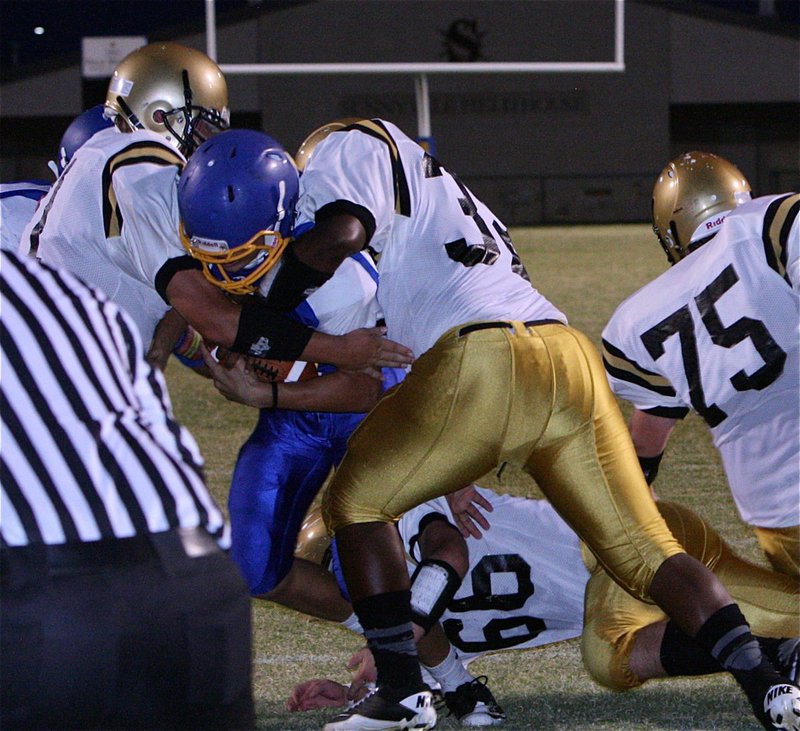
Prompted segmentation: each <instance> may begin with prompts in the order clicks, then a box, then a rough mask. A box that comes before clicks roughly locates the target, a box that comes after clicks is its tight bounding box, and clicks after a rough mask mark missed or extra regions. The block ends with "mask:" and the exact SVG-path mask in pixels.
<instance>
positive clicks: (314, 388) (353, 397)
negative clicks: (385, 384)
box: [278, 372, 381, 413]
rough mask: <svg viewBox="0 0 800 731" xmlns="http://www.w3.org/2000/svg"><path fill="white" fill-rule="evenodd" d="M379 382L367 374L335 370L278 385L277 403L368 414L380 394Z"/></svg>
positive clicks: (296, 409)
mask: <svg viewBox="0 0 800 731" xmlns="http://www.w3.org/2000/svg"><path fill="white" fill-rule="evenodd" d="M380 392H381V385H380V381H378V380H377V379H375V378H372V377H371V376H368V375H366V374H364V373H350V372H347V373H345V372H336V373H330V374H328V375H325V376H321V377H320V378H312V379H310V380H308V381H299V382H297V383H281V384H278V406H279V408H282V409H292V410H295V411H334V412H355V413H366V412H367V411H369V410H370V409H371V408H372V407H373V406H374V405H375V404H376V403H377V402H378V398H379V397H380Z"/></svg>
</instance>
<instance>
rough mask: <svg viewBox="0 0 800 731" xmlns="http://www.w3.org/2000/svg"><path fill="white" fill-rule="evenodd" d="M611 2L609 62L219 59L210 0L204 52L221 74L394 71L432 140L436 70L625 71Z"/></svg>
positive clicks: (621, 7)
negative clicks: (405, 80) (410, 80)
mask: <svg viewBox="0 0 800 731" xmlns="http://www.w3.org/2000/svg"><path fill="white" fill-rule="evenodd" d="M613 2H614V60H613V61H575V62H570V61H563V62H548V61H544V62H541V61H513V62H512V61H498V62H479V61H470V62H464V63H454V62H435V63H392V62H386V63H251V64H236V63H224V62H221V61H220V60H219V59H218V58H217V26H216V8H215V0H205V3H206V54H207V55H208V56H209V58H212V59H214V61H216V62H217V64H218V65H219V67H220V70H221V71H222V72H223V73H224V74H226V75H251V76H253V75H259V76H261V75H290V74H321V75H325V74H334V75H336V74H340V75H341V74H369V75H377V74H394V75H409V76H413V77H414V92H415V99H416V108H417V137H418V138H419V139H422V140H431V139H432V136H433V135H432V129H431V114H430V92H429V88H428V76H430V75H437V74H451V75H452V74H456V75H457V74H559V73H571V74H574V73H588V74H591V73H621V72H624V71H625V0H613Z"/></svg>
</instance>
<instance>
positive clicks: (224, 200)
mask: <svg viewBox="0 0 800 731" xmlns="http://www.w3.org/2000/svg"><path fill="white" fill-rule="evenodd" d="M298 192H299V181H298V173H297V168H296V167H295V165H294V162H293V161H292V159H291V157H290V156H289V155H288V153H287V152H286V151H285V150H284V149H283V148H282V147H281V146H280V145H279V144H278V143H277V142H276V141H275V140H274V139H272V138H271V137H269V136H268V135H266V134H264V133H262V132H256V131H253V130H229V131H227V132H223V133H221V134H220V135H217V136H216V137H213V138H212V139H210V140H208V141H207V142H204V143H203V144H202V145H201V146H200V147H199V148H198V149H197V152H196V153H195V154H194V155H193V156H192V158H191V159H190V160H189V162H188V163H187V165H186V167H185V168H184V170H183V172H182V173H181V177H180V180H179V181H178V207H179V209H180V216H181V230H180V234H181V241H182V242H183V245H184V246H185V247H186V250H187V251H188V252H189V254H190V255H191V256H192V257H194V258H195V259H197V260H198V261H200V262H201V263H202V265H203V273H204V275H205V277H206V279H208V281H210V282H211V283H212V284H214V285H216V286H218V287H220V288H222V289H224V290H225V291H226V292H230V293H231V294H250V293H252V292H254V291H256V289H257V288H258V284H259V282H260V280H261V279H262V278H263V277H264V275H265V274H267V272H269V271H270V270H271V269H272V268H273V267H274V266H275V265H276V264H277V263H278V261H279V260H280V257H281V255H282V254H283V252H284V250H285V248H286V246H287V244H288V243H289V233H290V232H291V229H292V224H293V222H294V208H295V204H296V203H297V196H298Z"/></svg>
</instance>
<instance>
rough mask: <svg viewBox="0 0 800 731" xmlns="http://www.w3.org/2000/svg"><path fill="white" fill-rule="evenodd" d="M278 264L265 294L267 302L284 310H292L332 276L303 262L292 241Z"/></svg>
mask: <svg viewBox="0 0 800 731" xmlns="http://www.w3.org/2000/svg"><path fill="white" fill-rule="evenodd" d="M278 266H279V269H278V273H277V274H276V275H275V281H274V282H273V283H272V285H271V286H270V288H269V293H268V294H267V304H269V305H270V306H272V307H276V308H278V309H281V310H285V311H290V310H293V309H294V308H295V307H297V305H299V304H300V303H301V302H302V301H303V300H304V299H305V298H306V297H308V295H310V294H311V293H312V292H313V291H314V290H315V289H318V288H319V287H321V286H322V285H323V284H325V282H327V281H328V280H329V279H330V278H331V277H332V276H333V274H327V273H326V272H321V271H319V270H317V269H314V268H313V267H310V266H308V265H307V264H303V262H302V261H300V260H299V259H298V258H297V255H296V254H295V253H294V244H293V243H290V244H289V245H288V246H287V247H286V249H285V250H284V252H283V256H281V260H280V263H279V264H278Z"/></svg>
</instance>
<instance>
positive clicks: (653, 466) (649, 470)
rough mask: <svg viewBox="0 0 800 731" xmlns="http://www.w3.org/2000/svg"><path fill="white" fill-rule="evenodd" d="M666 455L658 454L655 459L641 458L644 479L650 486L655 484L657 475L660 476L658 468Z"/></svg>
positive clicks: (640, 463)
mask: <svg viewBox="0 0 800 731" xmlns="http://www.w3.org/2000/svg"><path fill="white" fill-rule="evenodd" d="M663 456H664V453H663V452H662V453H661V454H657V455H656V456H655V457H639V465H640V466H641V468H642V472H644V478H645V480H647V484H648V485H652V484H653V483H654V482H655V479H656V475H657V474H658V466H659V465H660V464H661V458H662V457H663Z"/></svg>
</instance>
